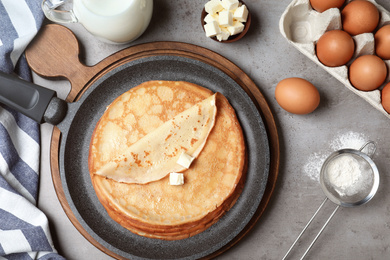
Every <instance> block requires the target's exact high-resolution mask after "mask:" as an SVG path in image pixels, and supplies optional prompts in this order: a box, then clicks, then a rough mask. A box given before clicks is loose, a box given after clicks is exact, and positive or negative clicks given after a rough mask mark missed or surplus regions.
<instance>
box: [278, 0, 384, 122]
mask: <svg viewBox="0 0 390 260" xmlns="http://www.w3.org/2000/svg"><path fill="white" fill-rule="evenodd" d="M352 1H353V0H347V1H346V4H347V3H349V2H352ZM367 1H370V2H371V3H373V4H375V5H376V7H377V8H378V10H379V13H380V21H379V25H378V27H377V28H380V27H382V26H384V25H386V24H390V12H389V11H387V10H386V9H385V8H383V7H382V6H381V5H378V4H377V3H376V2H375V1H374V0H367ZM336 29H342V21H341V10H340V9H338V8H331V9H328V10H326V11H325V12H323V13H319V12H317V11H315V10H314V9H313V8H312V7H311V5H310V1H309V0H293V1H292V2H291V3H290V4H289V5H288V7H287V8H286V10H285V11H284V13H283V15H282V17H281V18H280V21H279V30H280V32H281V34H282V35H283V36H284V37H285V38H286V39H287V41H288V42H289V43H290V44H292V45H293V46H295V47H296V48H297V49H298V50H299V51H300V52H301V53H303V54H304V55H306V56H307V57H308V58H310V59H311V60H312V61H314V62H315V63H317V64H318V65H319V66H321V67H322V68H323V69H324V70H326V71H327V72H329V73H330V74H331V75H332V76H334V77H335V78H337V79H338V80H339V81H340V82H341V83H343V84H344V85H345V86H346V87H347V88H348V89H350V90H351V91H352V92H354V93H356V94H357V95H358V96H360V97H362V98H363V99H364V100H366V101H367V102H368V103H370V104H371V105H372V106H374V107H375V108H376V109H378V110H379V111H381V112H382V113H383V114H384V115H385V116H387V117H388V118H390V114H389V113H387V112H386V111H385V110H384V109H383V107H382V104H381V92H380V88H379V89H376V90H373V91H360V90H358V89H356V88H355V87H353V86H352V85H351V83H350V82H349V79H348V67H349V65H350V64H351V63H352V61H353V60H354V59H356V58H357V57H359V56H361V55H366V54H375V41H374V33H375V31H374V33H364V34H359V35H356V36H353V37H352V38H353V39H354V41H355V46H356V47H355V53H354V56H353V58H352V59H351V61H350V62H349V63H348V64H346V65H344V66H340V67H327V66H325V65H323V64H322V63H321V62H320V61H319V60H318V58H317V56H316V51H315V46H316V43H317V41H318V39H319V38H320V37H321V36H322V35H323V34H324V33H325V32H327V31H330V30H336ZM385 63H386V65H387V68H388V71H389V72H390V60H385ZM389 81H390V73H388V76H387V79H386V81H385V83H384V84H383V85H385V84H386V83H388V82H389Z"/></svg>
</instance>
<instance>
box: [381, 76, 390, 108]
mask: <svg viewBox="0 0 390 260" xmlns="http://www.w3.org/2000/svg"><path fill="white" fill-rule="evenodd" d="M382 106H383V108H384V109H385V110H386V112H387V113H389V114H390V82H389V83H387V84H386V85H385V86H384V87H383V89H382Z"/></svg>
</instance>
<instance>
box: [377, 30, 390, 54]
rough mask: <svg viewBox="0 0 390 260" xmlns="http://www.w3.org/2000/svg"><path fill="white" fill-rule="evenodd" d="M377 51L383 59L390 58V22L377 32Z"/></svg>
mask: <svg viewBox="0 0 390 260" xmlns="http://www.w3.org/2000/svg"><path fill="white" fill-rule="evenodd" d="M375 51H376V54H377V55H378V56H379V57H381V58H382V59H385V60H390V24H388V25H385V26H383V27H381V28H380V29H379V30H378V31H377V32H376V33H375Z"/></svg>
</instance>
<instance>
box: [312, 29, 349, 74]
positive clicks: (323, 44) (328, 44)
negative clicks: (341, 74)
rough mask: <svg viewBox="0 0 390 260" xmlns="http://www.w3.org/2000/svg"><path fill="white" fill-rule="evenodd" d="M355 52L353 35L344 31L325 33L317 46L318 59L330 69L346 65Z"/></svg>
mask: <svg viewBox="0 0 390 260" xmlns="http://www.w3.org/2000/svg"><path fill="white" fill-rule="evenodd" d="M354 52H355V42H354V41H353V39H352V37H351V35H349V34H348V33H346V32H344V31H342V30H332V31H328V32H326V33H324V34H323V35H322V36H321V38H320V39H319V40H318V42H317V45H316V53H317V58H318V59H319V60H320V61H321V62H322V63H323V64H324V65H325V66H329V67H338V66H341V65H345V64H346V63H347V62H348V61H349V60H350V59H351V58H352V56H353V54H354Z"/></svg>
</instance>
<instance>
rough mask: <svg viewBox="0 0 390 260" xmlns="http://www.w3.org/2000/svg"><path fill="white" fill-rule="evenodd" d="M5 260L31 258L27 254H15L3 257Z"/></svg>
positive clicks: (26, 259)
mask: <svg viewBox="0 0 390 260" xmlns="http://www.w3.org/2000/svg"><path fill="white" fill-rule="evenodd" d="M5 259H8V260H33V259H32V258H31V256H30V255H29V254H27V253H15V254H9V255H6V256H5Z"/></svg>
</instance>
